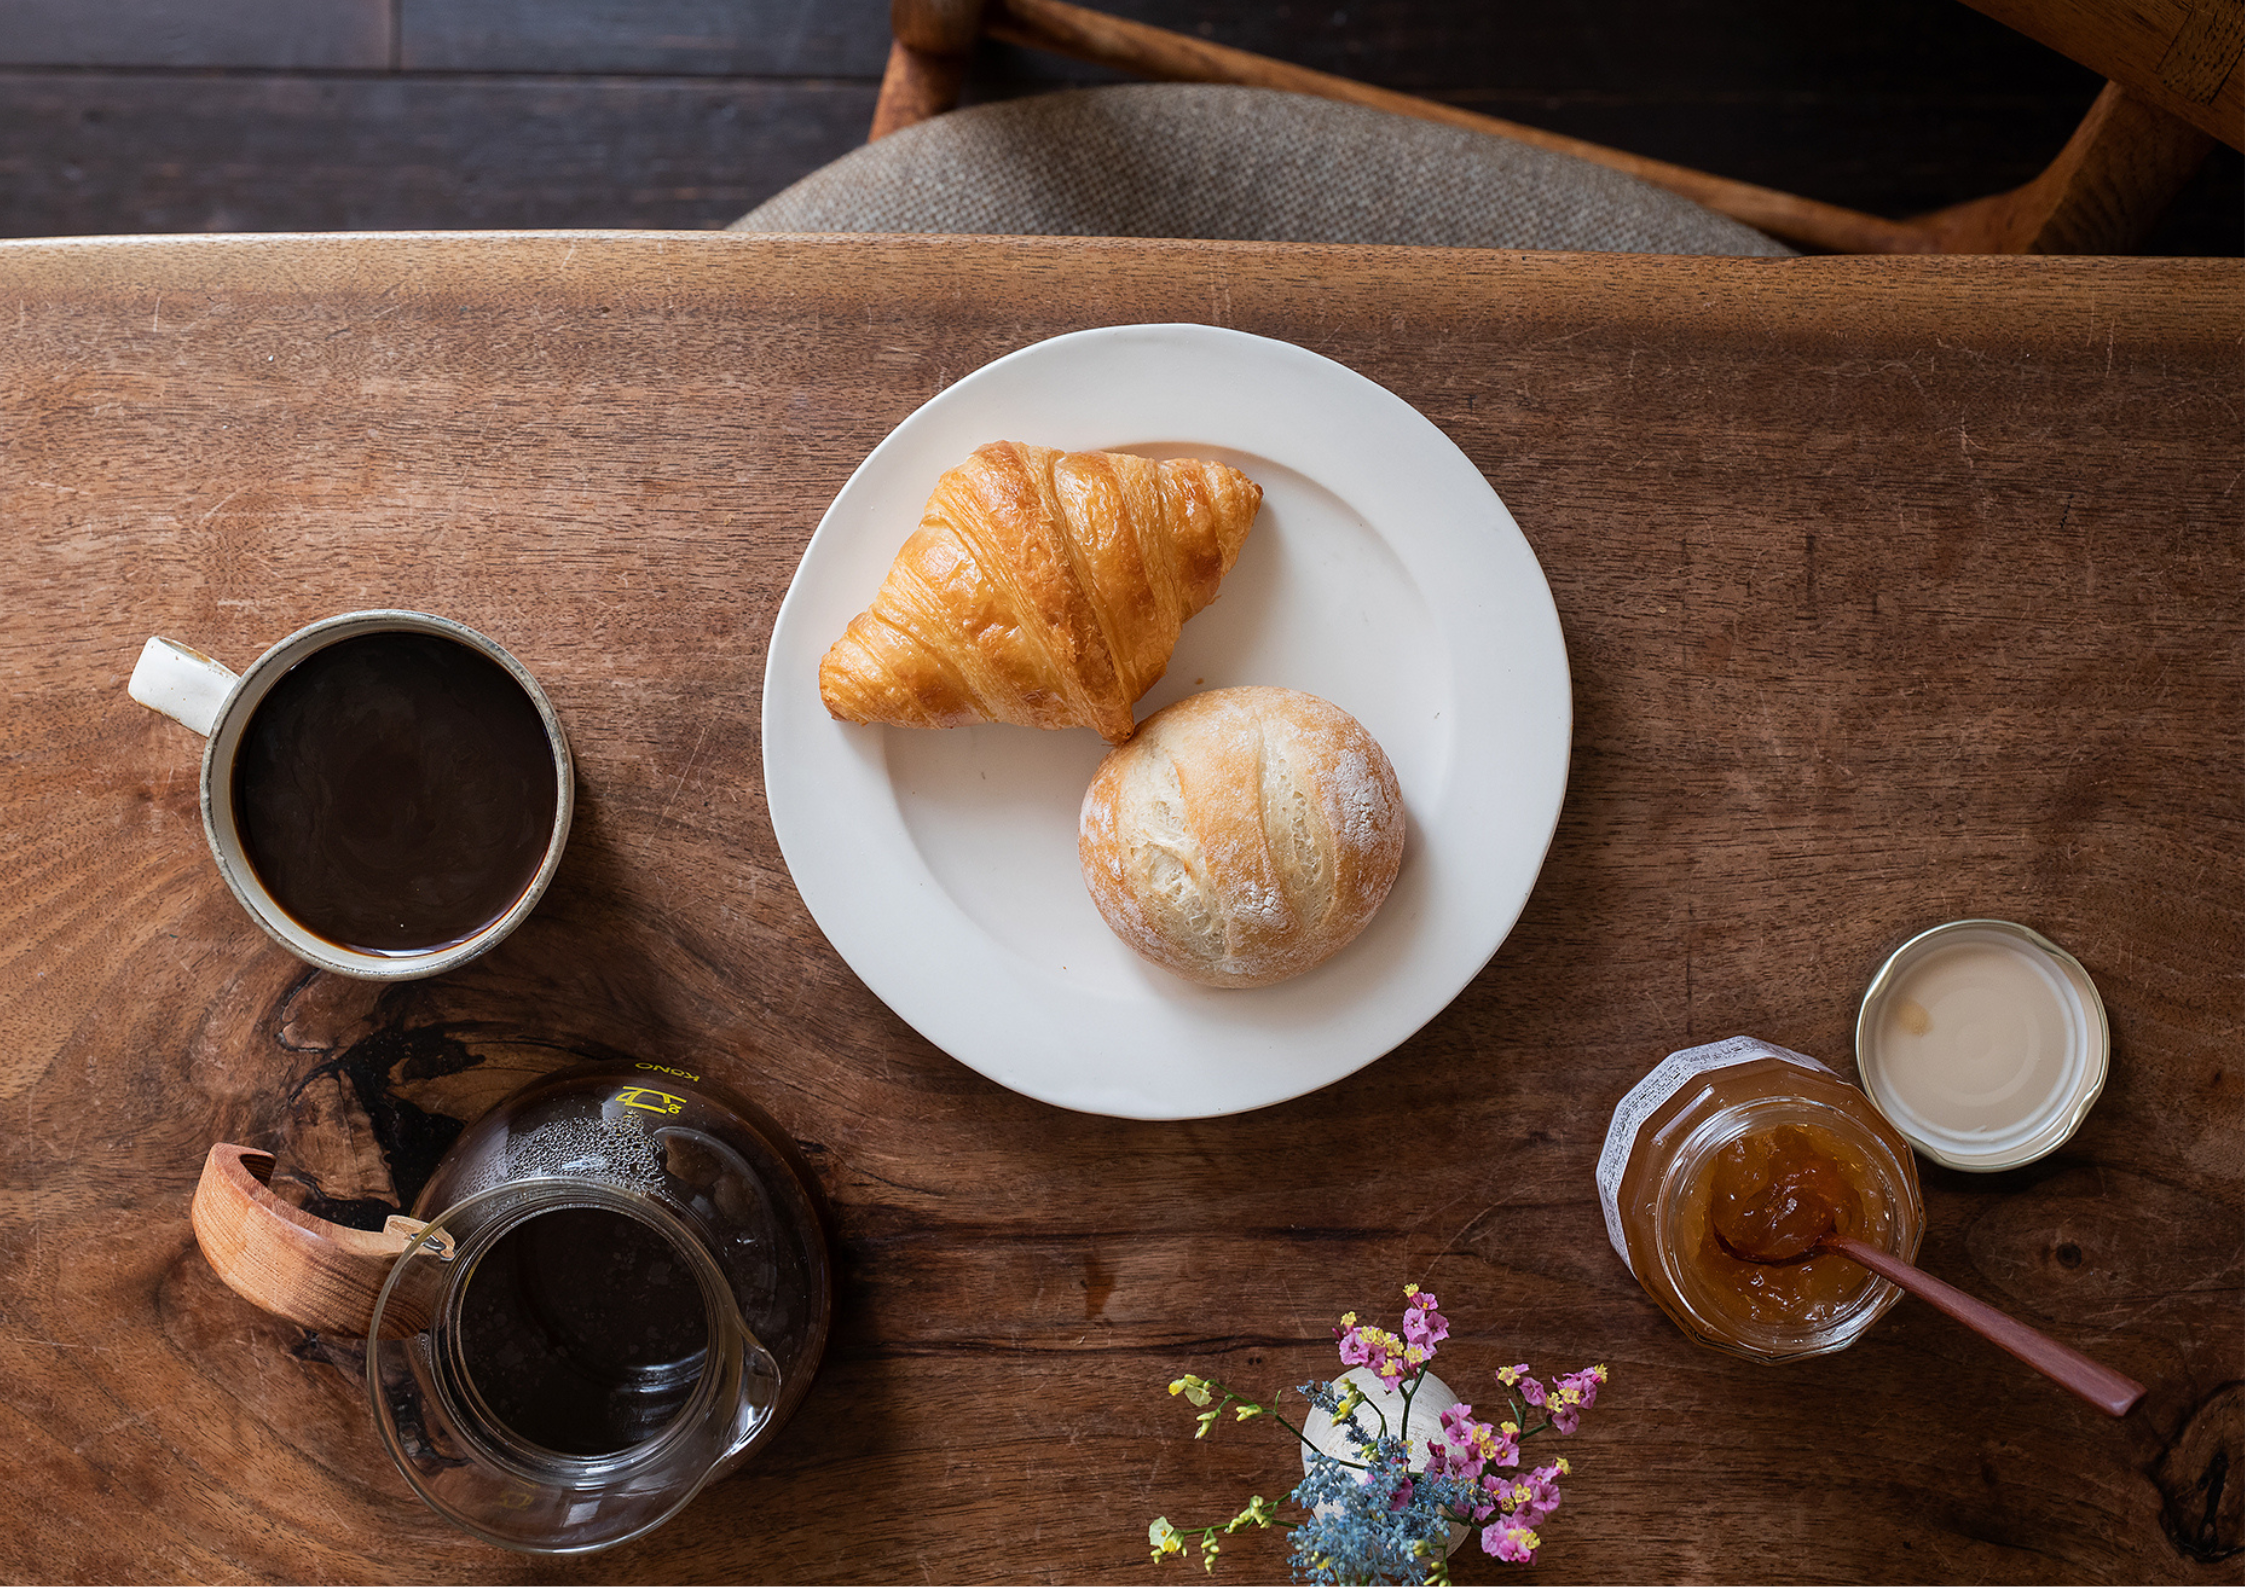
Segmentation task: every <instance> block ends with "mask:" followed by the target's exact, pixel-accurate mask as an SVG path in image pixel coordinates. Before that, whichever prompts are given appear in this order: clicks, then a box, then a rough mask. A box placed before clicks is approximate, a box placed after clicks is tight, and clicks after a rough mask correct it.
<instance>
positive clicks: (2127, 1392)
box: [1817, 1234, 2144, 1416]
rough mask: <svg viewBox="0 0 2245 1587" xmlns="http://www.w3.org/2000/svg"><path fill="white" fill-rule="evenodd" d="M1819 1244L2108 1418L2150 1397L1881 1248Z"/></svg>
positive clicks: (1839, 1238)
mask: <svg viewBox="0 0 2245 1587" xmlns="http://www.w3.org/2000/svg"><path fill="white" fill-rule="evenodd" d="M1817 1243H1818V1244H1820V1245H1824V1246H1827V1247H1829V1248H1830V1249H1832V1250H1834V1251H1838V1252H1840V1253H1841V1254H1842V1255H1844V1256H1846V1257H1848V1258H1849V1259H1851V1260H1853V1261H1856V1262H1860V1263H1862V1264H1863V1266H1865V1267H1867V1268H1869V1269H1870V1270H1871V1271H1872V1272H1874V1273H1876V1274H1878V1275H1879V1277H1881V1278H1883V1279H1885V1280H1887V1281H1888V1282H1889V1283H1891V1284H1893V1285H1895V1286H1896V1287H1897V1288H1899V1289H1906V1290H1908V1291H1909V1292H1910V1293H1911V1294H1913V1295H1915V1296H1917V1297H1918V1299H1920V1300H1922V1301H1925V1302H1926V1303H1928V1304H1929V1305H1931V1306H1933V1307H1935V1308H1936V1309H1938V1310H1940V1311H1943V1312H1946V1313H1948V1314H1949V1315H1950V1316H1951V1317H1954V1318H1955V1319H1956V1320H1957V1321H1958V1322H1960V1323H1963V1324H1964V1325H1965V1326H1966V1327H1967V1328H1969V1329H1971V1330H1972V1331H1973V1332H1974V1333H1976V1334H1979V1335H1980V1336H1981V1337H1982V1338H1984V1339H1988V1340H1990V1341H1992V1342H1994V1343H1995V1344H1998V1345H2001V1346H2002V1347H2003V1348H2004V1349H2006V1350H2008V1351H2010V1352H2011V1353H2012V1354H2013V1355H2015V1356H2017V1357H2018V1358H2019V1359H2020V1360H2021V1361H2024V1362H2025V1363H2026V1364H2027V1365H2028V1366H2030V1367H2033V1368H2034V1369H2035V1370H2036V1371H2037V1372H2040V1373H2042V1374H2043V1375H2044V1376H2045V1377H2047V1378H2050V1379H2051V1380H2053V1381H2054V1382H2056V1383H2059V1384H2061V1385H2062V1386H2064V1387H2065V1388H2068V1389H2071V1390H2072V1391H2073V1392H2074V1393H2076V1394H2078V1395H2080V1396H2081V1397H2082V1398H2083V1399H2085V1400H2087V1401H2088V1402H2089V1403H2090V1404H2091V1405H2094V1406H2096V1407H2097V1409H2098V1410H2100V1411H2103V1412H2104V1413H2105V1414H2106V1415H2107V1416H2126V1415H2127V1414H2128V1411H2129V1408H2130V1407H2131V1406H2133V1405H2134V1404H2135V1403H2136V1402H2137V1401H2138V1400H2140V1399H2142V1398H2143V1397H2144V1386H2143V1385H2142V1384H2141V1383H2138V1382H2137V1381H2136V1380H2135V1379H2134V1378H2129V1377H2123V1376H2122V1375H2121V1374H2120V1373H2118V1372H2115V1371H2114V1370H2113V1369H2112V1368H2110V1367H2108V1366H2105V1365H2103V1364H2102V1363H2100V1362H2096V1361H2092V1360H2090V1359H2089V1357H2087V1356H2085V1355H2083V1354H2082V1353H2081V1352H2080V1351H2078V1350H2076V1349H2074V1348H2073V1347H2072V1346H2070V1345H2062V1344H2060V1343H2059V1342H2058V1341H2057V1340H2055V1339H2053V1338H2051V1337H2050V1336H2049V1335H2048V1334H2044V1333H2037V1332H2036V1331H2035V1330H2034V1329H2032V1328H2029V1327H2028V1326H2027V1325H2026V1324H2025V1323H2023V1322H2021V1321H2019V1320H2018V1319H2017V1318H2016V1317H2008V1316H2005V1315H2004V1314H2003V1313H2002V1312H2000V1311H1997V1310H1996V1309H1995V1308H1994V1307H1993V1306H1990V1305H1989V1304H1988V1303H1987V1302H1986V1301H1981V1300H1974V1299H1973V1298H1972V1297H1971V1296H1970V1295H1967V1294H1966V1293H1965V1292H1964V1291H1963V1290H1961V1289H1957V1288H1955V1287H1954V1286H1952V1285H1948V1284H1944V1283H1942V1282H1941V1280H1939V1279H1937V1278H1935V1277H1934V1276H1933V1275H1932V1274H1931V1273H1928V1272H1925V1271H1924V1270H1923V1269H1920V1268H1915V1267H1912V1266H1911V1265H1910V1264H1909V1263H1907V1262H1905V1261H1903V1260H1902V1259H1901V1258H1899V1257H1896V1256H1892V1255H1890V1254H1889V1253H1887V1252H1885V1251H1882V1250H1880V1249H1879V1248H1878V1247H1877V1246H1874V1245H1865V1244H1864V1243H1863V1242H1862V1241H1861V1240H1858V1239H1856V1238H1855V1237H1854V1236H1853V1235H1848V1234H1827V1235H1826V1236H1824V1238H1823V1239H1822V1240H1820V1241H1819V1242H1817Z"/></svg>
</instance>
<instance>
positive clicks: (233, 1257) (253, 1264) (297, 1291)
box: [189, 1143, 429, 1339]
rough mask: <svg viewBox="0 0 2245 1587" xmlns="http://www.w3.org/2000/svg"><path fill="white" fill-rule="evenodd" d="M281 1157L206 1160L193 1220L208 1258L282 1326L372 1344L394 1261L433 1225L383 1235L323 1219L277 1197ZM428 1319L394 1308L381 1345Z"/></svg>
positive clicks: (223, 1151)
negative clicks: (270, 1183) (276, 1160)
mask: <svg viewBox="0 0 2245 1587" xmlns="http://www.w3.org/2000/svg"><path fill="white" fill-rule="evenodd" d="M272 1174H273V1154H272V1153H271V1152H260V1151H256V1150H254V1149H252V1148H250V1147H247V1146H229V1145H226V1144H224V1143H221V1144H219V1145H216V1146H213V1147H212V1148H211V1149H210V1155H209V1156H208V1157H206V1158H205V1159H204V1160H203V1175H202V1178H201V1179H200V1180H199V1181H198V1182H197V1183H196V1185H195V1200H194V1204H193V1206H192V1207H191V1208H190V1209H189V1217H190V1218H191V1220H192V1221H193V1223H194V1225H195V1239H196V1241H197V1243H199V1244H200V1245H201V1246H202V1248H203V1255H204V1257H205V1258H207V1259H208V1260H209V1262H210V1265H211V1266H212V1268H213V1269H215V1270H216V1271H217V1273H218V1276H219V1277H220V1278H221V1279H223V1280H225V1282H226V1286H227V1288H229V1289H231V1290H233V1291H234V1293H236V1294H237V1295H240V1296H242V1297H243V1298H244V1299H245V1300H248V1301H251V1302H252V1303H254V1304H256V1305H258V1306H261V1307H263V1308H264V1309H265V1310H266V1311H269V1312H272V1313H273V1314H274V1315H275V1316H278V1317H286V1318H287V1319H289V1321H291V1322H297V1323H302V1324H303V1325H304V1326H305V1327H307V1328H316V1329H318V1330H319V1331H320V1332H322V1333H334V1334H357V1335H359V1336H360V1337H362V1338H363V1337H364V1336H365V1335H366V1333H367V1331H368V1330H369V1328H371V1327H372V1325H373V1321H374V1302H375V1298H376V1297H377V1296H378V1295H379V1294H380V1293H381V1291H382V1285H383V1282H384V1281H385V1280H386V1279H388V1278H389V1276H390V1268H391V1265H392V1264H393V1263H395V1262H396V1260H397V1259H398V1258H399V1257H400V1256H403V1255H404V1254H405V1253H406V1252H407V1251H409V1250H411V1249H412V1247H413V1244H414V1242H415V1240H416V1238H417V1237H418V1236H419V1235H420V1233H421V1231H422V1230H423V1229H425V1228H427V1227H428V1225H427V1224H424V1223H421V1222H418V1221H416V1220H415V1219H412V1218H404V1217H392V1218H391V1219H390V1220H389V1222H388V1223H386V1224H384V1225H383V1227H382V1229H381V1230H380V1232H375V1231H372V1230H368V1229H352V1228H347V1227H345V1226H344V1225H342V1224H339V1223H330V1222H329V1221H328V1220H327V1219H325V1218H315V1217H313V1216H312V1215H311V1214H310V1213H308V1212H306V1211H304V1210H303V1209H302V1208H300V1207H292V1206H290V1205H289V1204H288V1203H287V1202H285V1201H283V1200H281V1198H280V1197H278V1196H276V1195H274V1194H273V1192H272V1191H271V1189H269V1188H268V1187H267V1184H266V1181H267V1180H269V1179H270V1178H271V1177H272ZM428 1324H429V1319H428V1318H427V1317H423V1316H416V1315H412V1314H411V1313H410V1311H408V1312H406V1314H404V1315H400V1308H399V1305H398V1302H397V1300H396V1299H393V1300H392V1303H391V1306H390V1309H389V1312H388V1313H387V1314H385V1316H384V1317H383V1328H382V1335H383V1337H384V1338H386V1339H395V1338H403V1337H405V1336H407V1335H410V1334H414V1333H418V1332H420V1331H421V1330H422V1329H423V1328H426V1327H427V1326H428Z"/></svg>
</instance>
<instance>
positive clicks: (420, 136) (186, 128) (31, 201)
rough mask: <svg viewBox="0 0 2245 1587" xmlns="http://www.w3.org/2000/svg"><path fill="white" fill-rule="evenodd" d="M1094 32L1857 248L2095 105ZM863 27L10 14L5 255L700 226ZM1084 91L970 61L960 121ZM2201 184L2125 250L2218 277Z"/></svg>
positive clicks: (781, 162)
mask: <svg viewBox="0 0 2245 1587" xmlns="http://www.w3.org/2000/svg"><path fill="white" fill-rule="evenodd" d="M1106 9H1109V10H1112V11H1115V12H1117V13H1120V14H1124V15H1129V16H1134V17H1139V18H1142V19H1144V20H1147V21H1152V22H1155V23H1158V24H1160V25H1162V26H1165V27H1171V28H1175V29H1178V30H1180V31H1183V32H1188V33H1198V34H1202V35H1204V36H1206V37H1209V38H1213V39H1217V40H1219V41H1221V42H1224V43H1228V44H1234V45H1239V46H1242V47H1245V48H1248V49H1253V50H1258V51H1261V52H1263V53H1266V54H1270V55H1276V56H1280V57H1283V58H1285V59H1288V60H1294V61H1299V62H1301V63H1303V64H1305V65H1309V66H1314V67H1318V68H1321V69H1324V70H1327V71H1333V72H1339V73H1343V74H1346V75H1349V76H1353V77H1357V78H1361V79H1363V80H1365V81H1368V82H1374V83H1379V84H1383V85H1385V86H1389V87H1394V88H1400V89H1404V90H1407V91H1411V92H1415V93H1421V94H1427V95H1430V96H1432V97H1435V98H1438V99H1445V100H1450V101H1453V102H1456V103H1458V104H1462V105H1466V106H1469V107H1471V108H1474V109H1477V110H1482V111H1486V112H1489V113H1491V114H1494V115H1498V116H1503V117H1506V118H1509V119H1511V120H1515V121H1520V122H1525V123H1528V124H1530V125H1535V126H1542V127H1548V128H1551V129H1553V130H1555V131H1559V132H1564V133H1568V134H1572V135H1574V136H1577V137H1583V138H1589V139H1592V140H1594V141H1596V142H1601V143H1606V144H1610V145H1612V146H1614V147H1616V148H1622V149H1627V150H1630V151H1632V152H1635V153H1639V154H1645V155H1651V156H1655V157H1657V158H1660V159H1665V160H1672V161H1675V162H1678V163H1681V164H1684V165H1688V166H1695V167H1698V168H1701V169H1704V170H1710V171H1716V172H1720V173H1722V174H1724V175H1729V176H1736V177H1741V178H1744V179H1746V180H1749V181H1754V182H1759V183H1762V184H1765V185H1767V186H1771V187H1776V188H1780V189H1783V190H1785V191H1788V192H1795V193H1801V194H1805V195H1807V196H1809V197H1813V198H1819V199H1824V200H1828V201H1831V202H1835V203H1840V204H1845V205H1849V206H1852V207H1855V208H1858V209H1865V210H1870V211H1873V212H1875V213H1879V214H1886V215H1895V216H1902V215H1910V214H1916V213H1920V212H1922V211H1925V210H1929V209H1934V208H1938V207H1940V206H1942V205H1945V204H1949V203H1953V202H1956V201H1959V200H1962V199H1967V198H1973V197H1977V196H1979V195H1981V194H1983V193H1990V192H1995V191H1998V190H2000V189H2003V188H2007V187H2010V186H2014V185H2016V184H2017V183H2019V182H2022V181H2024V180H2026V179H2027V178H2028V177H2030V176H2032V175H2033V174H2034V173H2035V172H2036V171H2037V170H2039V169H2040V168H2041V166H2042V165H2043V163H2044V162H2046V161H2047V160H2048V159H2049V158H2050V157H2051V156H2052V155H2053V154H2054V153H2055V152H2056V151H2057V149H2058V147H2059V146H2060V144H2062V143H2063V142H2064V140H2065V137H2066V134H2067V133H2068V131H2070V130H2071V128H2072V126H2073V124H2074V122H2075V121H2077V120H2078V119H2079V118H2080V116H2081V114H2082V112H2083V110H2085V109H2086V108H2087V106H2088V103H2089V101H2090V99H2091V98H2092V97H2093V96H2094V94H2095V92H2096V88H2097V82H2096V79H2095V78H2093V77H2092V76H2091V75H2090V74H2089V73H2088V72H2086V71H2084V70H2083V69H2081V68H2080V67H2077V66H2075V65H2073V64H2072V63H2071V62H2069V61H2067V60H2065V59H2064V58H2063V57H2060V56H2058V55H2055V54H2053V53H2052V52H2050V51H2049V50H2046V49H2044V48H2042V47H2041V46H2040V45H2037V44H2034V43H2032V42H2031V41H2029V40H2027V39H2024V38H2021V37H2020V36H2018V35H2016V34H2014V33H2011V32H2010V31H2008V30H2007V29H2005V28H2004V27H2002V26H2001V25H1999V24H1997V23H1995V22H1992V21H1990V20H1988V19H1987V18H1985V17H1983V16H1981V15H1980V14H1979V13H1977V12H1975V11H1972V10H1970V9H1968V8H1967V7H1965V6H1964V5H1961V4H1958V3H1956V0H1823V3H1819V4H1816V5H1811V6H1792V7H1772V6H1770V5H1768V4H1765V3H1762V0H1609V3H1601V4H1598V5H1594V6H1593V5H1580V6H1576V5H1550V4H1543V3H1538V0H1317V3H1310V0H1295V3H1291V4H1269V3H1265V0H1113V3H1111V4H1109V5H1108V6H1107V7H1106ZM887 10H888V8H887V6H886V4H885V3H884V0H194V3H189V0H10V3H9V4H8V5H6V6H5V7H0V236H12V237H36V236H69V235H88V234H108V233H137V232H175V231H292V230H331V229H339V228H341V229H352V228H365V229H419V228H439V229H454V228H481V227H547V226H570V227H580V226H598V227H608V226H629V227H717V226H722V225H724V224H725V223H726V222H727V221H730V220H732V219H733V218H734V217H736V216H738V215H740V214H741V213H743V212H744V211H745V210H747V209H749V208H750V207H751V206H753V205H754V204H756V203H758V202H760V201H761V200H763V199H765V198H768V197H769V196H771V195H772V194H773V193H775V192H777V191H778V190H779V189H780V188H782V187H784V186H786V185H787V184H788V183H789V182H791V181H793V180H795V179H796V178H797V177H800V176H802V175H803V174H805V173H806V172H808V171H810V170H813V169H815V168H816V167H818V166H819V165H821V164H824V163H825V162H826V161H828V160H831V159H833V158H835V157H836V156H838V155H840V154H843V153H845V152H847V151H848V150H850V149H852V148H854V147H856V146H857V145H858V144H859V143H861V142H862V141H863V140H864V136H865V128H866V125H867V123H868V121H869V120H870V119H871V114H872V108H873V98H874V91H875V85H876V83H877V82H878V79H879V76H880V72H881V66H882V62H883V59H884V55H885V51H886V45H887V39H888V23H887ZM1099 80H1105V79H1103V78H1102V76H1101V74H1100V73H1098V72H1097V71H1095V70H1094V69H1091V68H1087V67H1083V66H1080V65H1077V64H1076V63H1073V62H1069V61H1064V60H1061V59H1058V58H1056V57H1050V56H1039V55H1034V54H1031V53H1029V52H1025V51H1021V50H1017V49H1012V48H1009V47H1006V46H998V45H989V46H986V47H985V48H984V49H983V51H982V54H981V56H980V58H979V59H978V61H977V64H976V69H975V72H974V75H973V78H972V80H971V81H970V83H969V85H968V98H969V100H970V101H971V100H979V99H988V98H994V97H1006V96H1010V95H1014V94H1021V93H1029V92H1036V91H1040V90H1043V89H1047V88H1051V87H1055V86H1061V85H1065V84H1073V83H1082V82H1091V81H1099ZM2241 245H2245V159H2241V158H2240V156H2239V155H2238V154H2237V152H2236V151H2235V150H2232V149H2228V148H2221V149H2217V150H2216V151H2215V154H2214V156H2213V158H2212V159H2211V160H2210V161H2209V162H2208V165H2207V167H2206V168H2205V169H2204V170H2203V171H2202V172H2201V173H2200V176H2199V178H2198V179H2197V180H2196V181H2195V182H2194V183H2193V185H2192V186H2191V188H2190V189H2189V190H2188V191H2187V192H2186V193H2185V194H2184V195H2183V196H2182V198H2181V199H2180V200H2179V201H2178V202H2177V204H2176V206H2175V208H2174V209H2173V210H2172V211H2171V212H2170V215H2169V217H2168V219H2167V221H2166V222H2165V223H2164V224H2163V225H2162V226H2161V227H2160V229H2159V230H2158V231H2157V232H2156V233H2155V234H2154V236H2153V237H2152V238H2151V239H2150V241H2149V242H2148V243H2147V245H2146V247H2145V249H2144V251H2145V252H2147V253H2155V254H2195V255H2235V254H2237V253H2238V252H2239V251H2240V247H2241Z"/></svg>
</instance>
